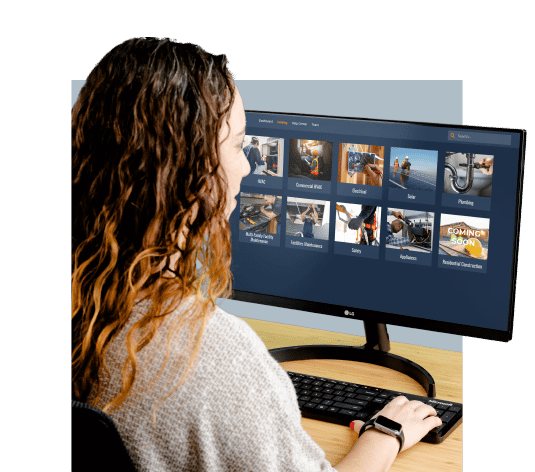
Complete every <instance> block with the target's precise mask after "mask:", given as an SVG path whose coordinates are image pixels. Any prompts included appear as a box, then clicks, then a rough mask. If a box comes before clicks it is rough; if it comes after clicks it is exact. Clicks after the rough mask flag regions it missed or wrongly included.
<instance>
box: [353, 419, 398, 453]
mask: <svg viewBox="0 0 535 472" xmlns="http://www.w3.org/2000/svg"><path fill="white" fill-rule="evenodd" d="M371 428H375V429H377V430H379V431H381V432H383V433H386V434H388V435H390V436H394V437H395V438H397V440H398V441H399V450H400V451H401V449H402V448H403V443H404V442H405V435H404V434H403V430H402V428H401V425H400V424H399V423H396V422H395V421H392V420H391V419H388V418H387V417H386V416H382V415H379V416H378V417H377V418H372V419H371V420H368V421H366V423H364V425H363V426H362V428H360V432H359V437H360V436H362V434H363V433H364V432H365V431H366V430H368V429H371Z"/></svg>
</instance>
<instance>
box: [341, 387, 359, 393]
mask: <svg viewBox="0 0 535 472" xmlns="http://www.w3.org/2000/svg"><path fill="white" fill-rule="evenodd" d="M355 390H356V388H355V387H346V389H345V390H344V391H345V392H349V393H353V392H354V391H355Z"/></svg>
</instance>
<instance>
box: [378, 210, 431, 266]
mask: <svg viewBox="0 0 535 472" xmlns="http://www.w3.org/2000/svg"><path fill="white" fill-rule="evenodd" d="M386 214H387V223H386V228H385V236H386V237H385V243H386V254H385V258H386V260H389V261H397V262H406V263H410V264H420V265H428V266H430V265H431V253H432V251H433V225H434V221H435V214H434V213H433V212H430V211H419V210H404V209H401V208H388V210H387V213H386ZM400 249H401V250H400ZM408 252H410V254H407V253H408Z"/></svg>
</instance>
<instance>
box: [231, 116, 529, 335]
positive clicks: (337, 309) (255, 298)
mask: <svg viewBox="0 0 535 472" xmlns="http://www.w3.org/2000/svg"><path fill="white" fill-rule="evenodd" d="M245 112H246V113H256V114H263V115H284V116H302V117H310V118H331V119H343V120H351V121H366V122H380V123H393V124H409V125H420V126H433V127H439V128H456V129H466V130H483V131H495V132H500V133H518V134H519V135H520V146H519V156H518V171H517V192H516V204H515V234H514V244H513V253H512V264H511V286H510V297H509V314H508V328H507V330H503V331H502V330H496V329H489V328H481V327H478V326H472V325H464V324H459V323H451V322H446V321H435V320H427V319H424V318H416V317H412V316H407V315H400V314H396V313H387V312H384V311H374V310H368V309H363V308H358V307H348V306H341V305H333V304H329V303H321V302H312V301H308V300H299V299H291V298H286V297H280V296H275V295H265V294H260V293H256V292H246V291H243V290H233V292H232V295H231V299H233V300H237V301H243V302H248V303H258V304H261V305H267V306H275V307H279V308H288V309H292V310H298V311H308V312H311V313H319V314H323V315H329V316H336V317H339V318H345V319H353V320H361V321H372V322H375V323H384V324H391V325H396V326H403V327H407V328H416V329H423V330H428V331H435V332H442V333H449V334H456V335H461V336H469V337H474V338H481V339H488V340H495V341H504V342H507V341H510V340H511V339H512V336H513V319H514V306H515V291H516V277H517V266H518V246H519V239H520V216H521V209H522V190H523V177H524V160H525V148H526V130H523V129H513V128H496V127H484V126H470V125H459V124H445V123H430V122H421V121H402V120H387V119H376V118H355V117H348V116H334V115H314V114H308V113H289V112H276V111H260V110H245ZM344 311H349V312H350V313H353V315H352V316H348V315H345V314H344Z"/></svg>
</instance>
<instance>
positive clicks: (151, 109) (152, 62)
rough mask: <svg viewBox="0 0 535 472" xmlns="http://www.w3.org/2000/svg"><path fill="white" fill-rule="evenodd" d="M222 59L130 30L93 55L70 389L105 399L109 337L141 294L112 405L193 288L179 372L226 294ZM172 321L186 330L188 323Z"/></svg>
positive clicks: (80, 124)
mask: <svg viewBox="0 0 535 472" xmlns="http://www.w3.org/2000/svg"><path fill="white" fill-rule="evenodd" d="M226 63H227V60H226V57H225V56H223V55H221V56H213V55H211V54H208V53H207V52H205V51H204V50H202V49H201V48H200V47H198V46H195V45H192V44H179V43H176V42H174V41H171V40H169V39H156V38H136V39H131V40H128V41H125V42H124V43H122V44H120V45H119V46H117V47H115V48H114V49H112V50H111V51H110V52H109V53H108V54H106V56H104V58H103V59H102V60H101V61H100V62H99V63H98V64H97V65H96V67H95V68H94V69H93V71H92V72H91V73H90V75H89V77H88V78H87V81H86V83H85V85H84V87H83V89H82V90H81V92H80V95H79V98H78V100H77V102H76V104H75V106H74V107H73V111H72V387H73V398H74V399H77V400H79V401H87V400H88V398H89V396H90V394H91V398H94V400H93V401H92V403H93V404H96V403H97V401H98V398H99V394H100V390H101V385H100V384H99V370H100V369H102V368H103V366H104V361H105V356H106V349H107V347H108V346H109V344H110V342H111V341H112V340H113V339H114V338H115V336H116V335H117V334H118V333H119V332H120V331H121V329H123V327H124V326H125V324H126V323H127V321H128V319H129V317H130V315H131V313H132V309H133V307H134V305H135V303H136V302H138V301H139V300H140V298H142V299H144V300H149V301H150V302H151V303H150V309H149V310H148V311H147V313H146V314H144V315H143V316H142V317H141V318H140V319H139V320H137V321H136V322H135V323H134V324H133V325H132V327H131V328H130V330H129V331H128V333H127V335H126V344H127V345H126V348H127V352H128V356H127V360H126V362H125V364H124V366H123V383H122V389H121V391H120V393H119V394H118V395H116V396H115V397H114V398H113V400H112V401H111V402H109V403H108V404H106V405H105V407H104V410H105V411H106V410H112V409H115V408H118V407H119V406H120V405H121V404H122V403H123V402H124V401H125V400H126V398H127V397H128V395H129V394H130V393H131V392H132V389H133V386H134V384H135V381H136V371H137V355H138V353H139V352H140V351H141V350H142V349H143V348H144V347H145V346H147V345H148V344H149V343H150V342H151V340H152V339H153V338H154V336H155V334H156V333H157V332H158V329H159V328H160V327H161V326H162V324H163V323H164V321H165V320H166V318H167V317H168V316H169V315H170V314H171V313H173V312H174V311H175V310H176V309H177V307H179V306H180V305H181V304H183V302H184V301H185V300H186V299H190V297H192V296H193V297H195V299H196V302H195V303H193V304H191V308H190V309H189V310H188V311H187V313H185V314H184V315H183V316H184V319H186V318H189V319H195V320H199V322H200V324H201V327H200V332H199V336H198V337H197V338H196V344H195V349H194V350H193V351H192V354H191V356H190V358H189V363H188V365H187V368H186V369H185V373H184V376H183V377H182V378H181V380H180V382H183V381H184V379H185V378H186V376H187V374H188V372H190V370H191V369H192V367H193V366H194V361H195V357H196V355H197V353H198V350H199V346H200V341H201V336H202V332H203V331H204V327H205V325H206V320H207V315H208V314H209V313H210V312H211V311H213V308H214V305H215V299H216V298H217V297H226V296H228V295H229V294H230V291H231V273H230V251H231V246H230V229H229V224H228V221H227V220H226V217H225V209H226V206H227V182H226V178H225V175H224V172H222V169H221V167H220V158H219V156H220V149H219V139H220V138H219V135H220V131H221V128H222V125H223V124H224V122H225V120H226V122H227V124H228V117H229V113H230V109H231V107H232V104H233V101H234V95H235V93H234V82H233V79H232V76H231V74H230V72H229V71H228V69H227V67H226ZM184 234H187V237H186V238H185V242H183V243H179V238H181V235H182V238H183V235H184ZM177 254H178V256H179V258H178V262H177V263H176V265H175V266H174V267H172V266H170V261H171V257H172V256H173V260H175V258H176V255H177ZM199 266H200V267H199ZM171 326H172V329H173V330H174V331H178V330H180V329H181V328H182V327H183V323H178V324H172V325H171ZM169 339H170V338H168V342H169ZM180 382H179V383H180Z"/></svg>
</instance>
